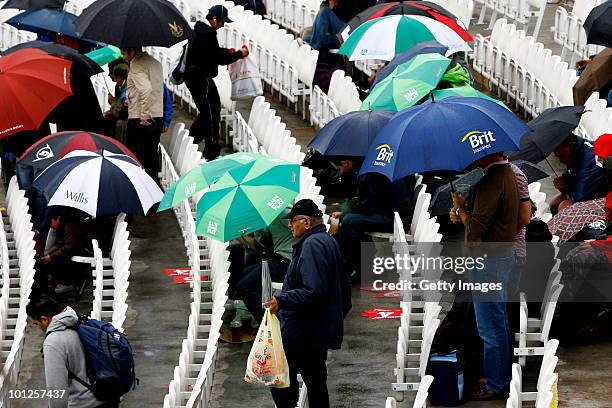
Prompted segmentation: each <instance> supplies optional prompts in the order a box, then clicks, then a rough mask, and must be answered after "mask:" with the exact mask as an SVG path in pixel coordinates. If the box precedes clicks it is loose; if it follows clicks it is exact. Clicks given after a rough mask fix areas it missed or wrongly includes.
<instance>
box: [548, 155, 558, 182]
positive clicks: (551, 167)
mask: <svg viewBox="0 0 612 408" xmlns="http://www.w3.org/2000/svg"><path fill="white" fill-rule="evenodd" d="M546 163H548V166H549V167H550V169H551V170H552V172H553V173H555V177H559V175H558V174H557V172H556V171H555V169H554V168H553V166H552V164H550V162H549V161H548V157H547V158H546Z"/></svg>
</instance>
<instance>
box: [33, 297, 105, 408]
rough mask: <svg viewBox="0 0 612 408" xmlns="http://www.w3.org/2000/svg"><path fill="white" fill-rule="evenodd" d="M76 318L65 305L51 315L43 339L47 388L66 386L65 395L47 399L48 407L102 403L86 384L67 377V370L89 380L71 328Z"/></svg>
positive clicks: (90, 407) (82, 352) (84, 406)
mask: <svg viewBox="0 0 612 408" xmlns="http://www.w3.org/2000/svg"><path fill="white" fill-rule="evenodd" d="M77 321H78V316H77V314H76V312H75V311H74V310H73V309H72V308H71V307H67V308H66V309H64V311H63V312H61V313H60V314H57V315H55V316H53V319H52V320H51V323H50V324H49V327H47V337H46V338H45V342H44V343H43V353H44V356H45V379H46V381H47V389H48V390H66V393H65V395H64V398H62V399H50V400H49V405H50V407H51V408H94V407H98V406H100V405H103V404H104V402H102V401H99V400H97V399H96V397H95V396H94V395H93V393H92V392H91V391H89V390H88V389H87V388H86V387H84V386H83V385H81V384H80V383H79V382H78V381H76V380H72V379H69V378H68V371H69V370H70V372H71V373H73V374H75V375H76V376H77V377H79V378H81V379H83V380H85V381H88V379H87V371H86V365H85V350H84V349H83V345H82V344H81V340H80V339H79V334H78V333H77V331H76V330H71V329H69V327H72V326H74V325H75V324H76V322H77Z"/></svg>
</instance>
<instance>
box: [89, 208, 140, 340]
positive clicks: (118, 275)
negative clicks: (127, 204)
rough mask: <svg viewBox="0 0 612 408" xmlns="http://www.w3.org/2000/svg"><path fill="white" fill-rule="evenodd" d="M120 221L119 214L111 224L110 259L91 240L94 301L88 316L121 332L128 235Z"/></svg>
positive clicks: (122, 221)
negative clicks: (113, 226)
mask: <svg viewBox="0 0 612 408" xmlns="http://www.w3.org/2000/svg"><path fill="white" fill-rule="evenodd" d="M124 219H125V214H123V213H122V214H120V215H119V216H118V217H117V220H116V222H115V228H114V232H113V240H112V247H111V252H110V258H103V257H102V250H101V249H100V247H99V246H98V242H97V241H96V240H92V245H93V250H94V256H93V259H92V260H93V265H92V273H93V284H94V289H93V297H94V299H93V306H92V310H91V314H90V317H91V318H92V319H97V320H103V321H108V322H110V323H111V324H112V325H113V326H114V327H115V328H116V329H117V330H119V331H123V324H124V322H125V319H126V316H127V310H128V305H127V303H126V301H127V297H128V291H127V289H128V286H129V276H130V266H131V261H130V255H131V251H130V249H129V248H130V240H129V235H130V233H129V231H128V230H127V227H128V224H127V222H125V221H124Z"/></svg>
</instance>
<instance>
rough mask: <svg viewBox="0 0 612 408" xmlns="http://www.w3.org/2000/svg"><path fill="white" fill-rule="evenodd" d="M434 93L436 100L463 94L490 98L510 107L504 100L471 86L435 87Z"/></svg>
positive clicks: (464, 95) (470, 96) (471, 96)
mask: <svg viewBox="0 0 612 408" xmlns="http://www.w3.org/2000/svg"><path fill="white" fill-rule="evenodd" d="M432 94H433V97H434V99H436V100H437V99H445V98H450V97H452V96H463V97H469V98H483V99H488V100H490V101H493V102H495V103H497V104H499V105H501V106H503V107H504V108H506V109H510V108H508V107H507V106H506V105H504V103H503V102H502V101H500V100H497V99H495V98H491V97H490V96H489V95H487V94H484V93H482V92H480V91H478V90H476V89H474V88H472V87H471V86H458V87H456V88H444V89H435V90H434V91H433V92H432Z"/></svg>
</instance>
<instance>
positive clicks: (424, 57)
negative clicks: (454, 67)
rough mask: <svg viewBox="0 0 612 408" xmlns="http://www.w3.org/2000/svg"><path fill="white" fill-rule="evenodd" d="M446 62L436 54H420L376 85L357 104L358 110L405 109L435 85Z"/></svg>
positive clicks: (441, 74) (448, 60)
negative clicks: (361, 101) (359, 106)
mask: <svg viewBox="0 0 612 408" xmlns="http://www.w3.org/2000/svg"><path fill="white" fill-rule="evenodd" d="M450 62H451V61H450V59H448V58H446V57H443V56H441V55H440V54H420V55H417V56H416V57H414V58H413V59H411V60H410V61H408V62H406V63H405V64H402V65H398V66H397V68H395V70H394V71H393V72H392V73H391V75H389V76H388V77H386V78H385V79H383V80H382V81H381V82H379V83H378V85H376V86H375V87H374V88H373V89H372V90H371V91H370V94H369V95H368V97H367V98H366V99H365V100H364V101H363V103H362V104H361V110H366V109H385V110H395V111H401V110H403V109H406V108H408V107H410V106H412V105H414V104H416V103H417V102H418V101H420V100H421V99H422V98H423V97H425V96H427V94H429V92H430V91H431V90H432V89H435V87H436V86H438V83H439V82H440V80H441V79H442V76H443V75H444V72H445V71H446V69H447V68H448V66H449V65H450Z"/></svg>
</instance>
